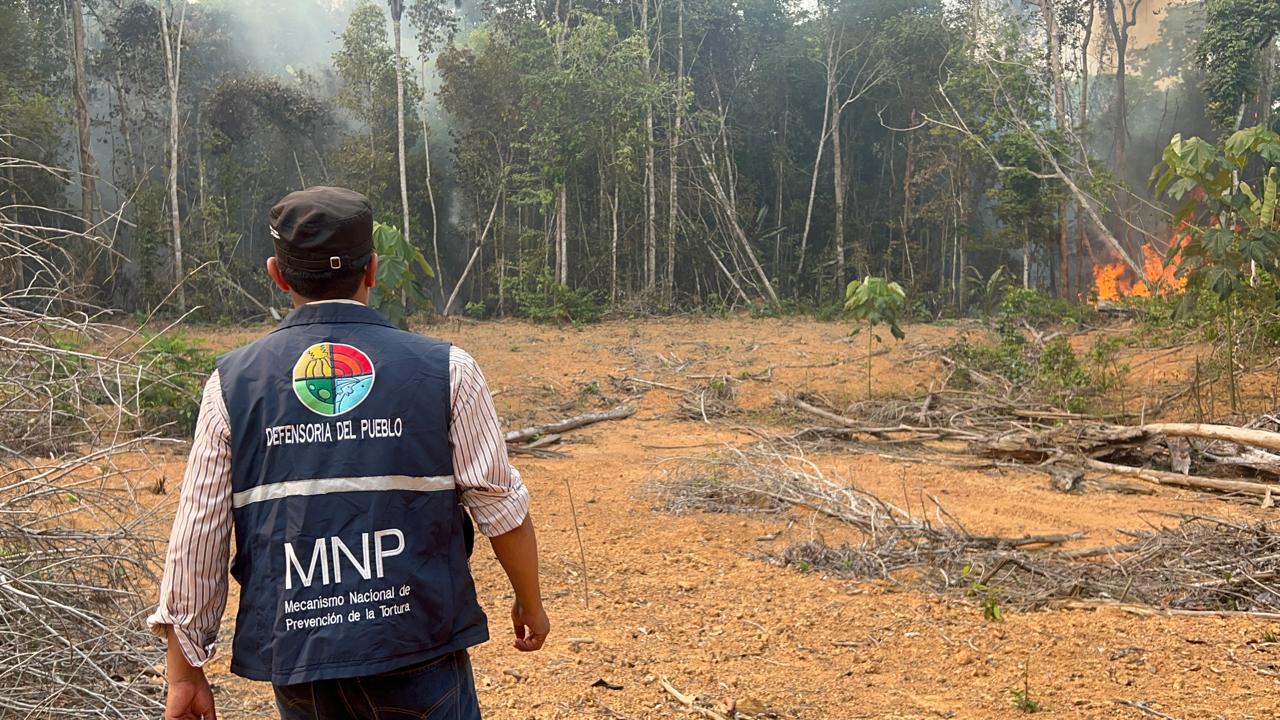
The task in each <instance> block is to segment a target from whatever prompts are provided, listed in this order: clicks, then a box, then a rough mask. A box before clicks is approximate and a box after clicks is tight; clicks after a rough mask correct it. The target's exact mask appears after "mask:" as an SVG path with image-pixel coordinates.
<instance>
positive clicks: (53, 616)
mask: <svg viewBox="0 0 1280 720" xmlns="http://www.w3.org/2000/svg"><path fill="white" fill-rule="evenodd" d="M4 140H5V138H4V137H3V136H0V168H8V169H10V170H21V171H25V172H37V173H40V172H45V173H48V174H50V175H52V176H53V177H54V178H56V179H58V180H60V181H69V179H70V178H71V176H70V175H69V174H68V173H65V172H63V171H59V170H56V169H53V168H47V167H44V166H40V165H38V164H36V163H32V162H30V161H26V160H23V159H20V158H14V157H8V156H6V153H5V148H6V147H7V145H6V143H5V142H4ZM0 189H3V186H0ZM9 189H10V190H13V191H14V192H0V349H3V351H4V352H3V353H2V354H0V717H24V718H43V717H49V718H52V717H76V718H79V717H86V716H93V717H108V718H110V717H119V718H125V717H129V718H137V717H156V716H158V715H159V714H160V711H161V708H162V706H163V702H162V700H163V678H162V677H161V676H160V671H159V670H158V668H159V667H160V663H161V661H162V658H163V645H162V643H161V642H160V641H159V640H158V639H156V638H154V637H152V636H151V635H150V634H149V633H148V632H147V630H146V626H145V622H144V617H145V612H146V609H147V606H148V604H150V603H151V602H153V598H154V592H155V586H156V574H157V573H156V570H157V567H156V564H157V561H158V558H159V557H160V546H159V543H158V542H157V541H156V540H155V539H154V538H151V537H149V536H148V534H147V533H146V532H145V530H144V529H143V527H142V525H141V523H142V521H143V518H144V517H145V514H144V511H143V509H142V505H141V504H140V503H139V502H138V499H137V498H136V496H135V494H134V493H135V491H136V490H137V489H138V488H139V486H140V485H141V483H140V482H139V481H138V478H137V477H136V475H137V474H138V473H140V472H141V471H142V470H143V469H146V460H145V457H144V456H143V455H142V454H141V453H140V452H139V451H140V449H141V446H142V445H143V444H145V443H151V442H154V441H155V439H154V438H152V437H144V436H142V435H141V432H142V431H141V430H140V429H139V428H140V423H139V422H138V420H139V419H140V415H141V414H142V413H143V411H144V408H145V405H144V402H143V398H154V397H156V395H155V394H154V390H155V389H157V388H165V387H170V388H172V387H174V382H175V381H174V378H172V377H167V376H165V374H164V373H163V372H160V371H157V370H156V369H154V367H153V365H152V363H151V362H150V361H149V360H148V357H149V355H148V353H147V351H146V347H147V343H146V342H143V341H142V340H141V339H139V338H138V334H139V332H140V330H130V329H125V328H120V327H112V326H109V325H107V324H105V323H104V322H103V321H104V319H105V318H106V313H105V312H104V311H102V310H101V309H99V308H96V307H94V306H93V305H92V304H91V303H89V302H87V301H86V299H85V298H87V297H89V296H91V295H92V293H91V292H89V291H86V289H85V285H86V284H88V281H87V280H86V278H92V277H93V275H94V273H95V272H96V271H97V270H98V269H100V268H102V267H104V266H106V265H109V264H110V263H109V260H110V257H111V253H112V252H113V251H112V250H111V248H110V243H109V242H108V241H107V240H105V239H104V236H105V235H107V234H109V231H110V228H111V227H112V226H113V223H114V222H116V221H117V220H118V218H113V217H108V218H106V219H104V220H103V221H102V223H101V224H100V225H98V226H95V227H93V228H91V229H89V230H88V231H83V232H81V231H76V230H70V229H67V228H73V227H83V221H82V220H81V219H80V218H78V217H75V216H73V215H70V214H68V213H65V212H62V211H58V210H55V209H37V208H31V207H29V206H26V205H22V204H21V203H20V201H18V200H5V199H4V198H16V197H19V196H20V195H19V193H18V191H17V189H16V188H9ZM6 203H9V204H6ZM33 218H34V219H33ZM161 396H165V395H164V394H163V393H162V394H161ZM166 397H167V396H166Z"/></svg>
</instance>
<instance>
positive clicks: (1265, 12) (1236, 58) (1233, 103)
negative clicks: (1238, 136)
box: [1196, 0, 1280, 130]
mask: <svg viewBox="0 0 1280 720" xmlns="http://www.w3.org/2000/svg"><path fill="white" fill-rule="evenodd" d="M1277 33H1280V3H1277V2H1276V1H1275V0H1208V2H1206V3H1205V26H1204V31H1203V33H1202V34H1201V35H1200V42H1199V45H1198V46H1197V47H1196V59H1197V60H1199V61H1200V64H1201V66H1202V67H1203V68H1204V77H1203V80H1202V81H1201V91H1202V92H1204V94H1205V97H1206V98H1207V100H1208V106H1209V107H1208V110H1209V116H1210V118H1212V119H1213V121H1214V123H1215V124H1216V125H1217V126H1218V127H1219V128H1221V129H1224V130H1230V129H1231V128H1232V127H1233V126H1234V124H1235V122H1236V117H1237V115H1238V113H1239V112H1240V105H1241V103H1242V102H1244V99H1245V98H1251V97H1253V96H1254V95H1255V94H1256V92H1257V89H1258V82H1259V79H1260V78H1261V77H1262V75H1263V73H1264V72H1266V68H1265V61H1266V59H1267V58H1268V55H1267V54H1266V53H1264V52H1263V47H1264V46H1265V45H1266V44H1267V43H1268V42H1272V43H1274V42H1275V36H1276V34H1277ZM1273 72H1274V70H1273ZM1263 102H1272V100H1271V98H1265V99H1264V100H1263Z"/></svg>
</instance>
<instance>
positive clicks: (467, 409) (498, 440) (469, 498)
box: [449, 347, 529, 537]
mask: <svg viewBox="0 0 1280 720" xmlns="http://www.w3.org/2000/svg"><path fill="white" fill-rule="evenodd" d="M449 381H450V387H451V392H452V401H453V408H452V409H453V415H452V420H451V423H450V425H449V442H450V444H451V445H452V447H453V473H454V478H455V480H456V482H457V484H458V489H459V491H460V492H461V493H462V504H463V505H465V506H466V507H467V509H468V510H470V511H471V516H472V517H473V518H475V521H476V525H477V526H478V527H479V528H480V532H481V533H483V534H484V535H486V536H487V537H494V536H495V535H502V534H503V533H507V532H511V531H512V530H515V529H516V528H518V527H520V525H521V523H523V522H524V519H525V517H526V516H527V515H528V514H529V490H528V488H526V487H525V484H524V481H523V480H522V479H521V478H520V473H519V472H518V471H517V470H516V469H515V468H514V467H512V466H511V462H510V460H509V459H508V458H507V444H506V441H505V440H504V439H503V435H502V429H501V427H500V426H499V424H498V412H497V409H496V408H494V405H493V397H492V396H491V395H490V394H489V386H488V384H487V383H486V382H485V379H484V374H483V373H481V372H480V366H479V365H477V364H476V361H475V358H473V357H471V355H469V354H468V353H466V352H465V351H463V350H461V349H459V348H456V347H455V348H453V349H452V350H451V351H450V354H449Z"/></svg>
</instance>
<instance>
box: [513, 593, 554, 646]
mask: <svg viewBox="0 0 1280 720" xmlns="http://www.w3.org/2000/svg"><path fill="white" fill-rule="evenodd" d="M511 622H512V624H513V625H514V626H515V631H516V640H515V642H513V643H511V644H512V646H514V647H515V649H517V650H519V651H521V652H533V651H534V650H538V649H541V648H542V643H544V642H546V640H547V633H549V632H551V621H550V620H549V619H547V611H546V609H544V608H543V607H542V604H541V603H539V604H538V605H537V607H528V606H525V605H523V604H521V602H520V601H519V600H516V601H515V602H514V603H512V604H511Z"/></svg>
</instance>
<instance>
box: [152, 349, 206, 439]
mask: <svg viewBox="0 0 1280 720" xmlns="http://www.w3.org/2000/svg"><path fill="white" fill-rule="evenodd" d="M139 361H140V364H141V365H142V368H143V371H144V377H143V381H142V385H141V388H140V390H139V392H138V396H137V404H138V410H139V412H140V415H141V417H142V425H143V428H144V429H146V430H158V429H160V428H166V429H167V430H170V429H171V430H172V432H171V434H173V435H189V434H191V432H192V430H194V429H195V426H196V418H197V417H198V416H199V413H200V395H201V390H202V388H203V387H204V381H205V379H206V378H208V377H209V374H210V373H212V372H213V368H214V363H215V358H214V356H213V355H212V354H210V353H208V352H206V351H205V350H203V349H202V348H201V347H200V346H199V345H196V344H195V343H193V342H191V341H190V340H188V339H187V338H186V337H184V336H182V335H157V336H153V337H150V338H148V339H147V341H146V347H144V348H143V350H142V351H141V352H140V353H139Z"/></svg>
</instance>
